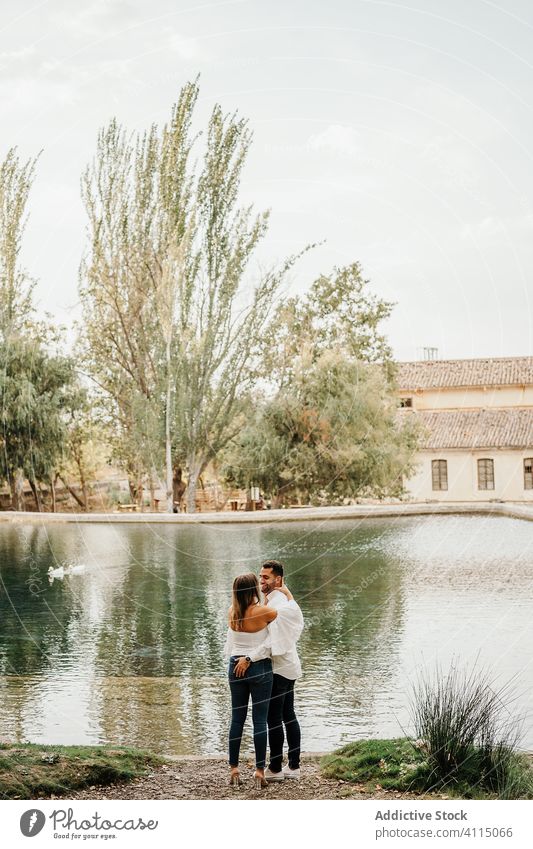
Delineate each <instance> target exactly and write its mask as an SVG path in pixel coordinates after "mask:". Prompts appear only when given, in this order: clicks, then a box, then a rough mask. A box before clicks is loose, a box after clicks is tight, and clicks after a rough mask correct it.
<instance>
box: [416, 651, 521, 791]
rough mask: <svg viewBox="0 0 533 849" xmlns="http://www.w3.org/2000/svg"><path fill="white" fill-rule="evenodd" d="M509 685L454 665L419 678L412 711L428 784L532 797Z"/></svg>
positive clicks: (450, 788) (481, 673)
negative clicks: (422, 746)
mask: <svg viewBox="0 0 533 849" xmlns="http://www.w3.org/2000/svg"><path fill="white" fill-rule="evenodd" d="M509 704H510V692H509V686H508V685H506V686H503V687H500V688H496V687H494V685H493V684H492V682H491V681H490V678H489V676H488V675H487V674H486V673H485V672H483V671H480V670H476V669H475V668H474V669H473V670H472V671H470V672H468V671H461V670H458V669H457V668H456V667H455V666H453V667H452V668H451V669H450V671H449V672H448V673H447V674H446V675H443V674H442V673H441V672H440V670H439V669H437V670H436V674H435V676H434V677H433V679H423V680H421V681H420V682H419V683H418V684H417V686H416V687H415V689H414V694H413V698H412V702H411V715H412V719H413V724H414V727H415V730H416V734H417V736H418V737H419V738H420V739H421V740H422V741H423V744H424V747H425V750H426V753H427V760H428V765H429V767H430V774H429V782H430V787H429V788H428V789H433V788H442V787H446V788H447V789H449V790H451V791H452V792H453V791H455V792H456V793H459V794H460V795H461V796H465V797H467V798H468V797H478V796H487V795H488V796H495V797H497V798H500V799H519V798H522V799H523V798H533V774H532V770H531V767H530V765H529V763H528V761H527V759H526V758H525V757H524V756H523V755H522V754H521V753H520V752H519V745H520V741H521V738H522V731H521V726H520V723H519V721H518V720H517V719H515V718H513V716H512V715H511V713H510V710H509Z"/></svg>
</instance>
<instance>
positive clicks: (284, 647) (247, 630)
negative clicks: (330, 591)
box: [225, 560, 304, 789]
mask: <svg viewBox="0 0 533 849" xmlns="http://www.w3.org/2000/svg"><path fill="white" fill-rule="evenodd" d="M259 584H261V592H262V593H263V597H264V603H261V595H260V591H259ZM303 624H304V622H303V616H302V612H301V610H300V608H299V606H298V605H297V604H296V602H295V601H294V598H293V596H292V594H291V593H290V592H289V590H288V589H287V587H286V586H285V584H284V582H283V565H282V564H281V563H280V562H279V561H278V560H266V561H265V562H264V563H263V565H262V567H261V571H260V573H259V580H258V579H257V575H254V574H253V573H251V572H250V573H248V574H246V575H239V576H238V577H237V578H235V580H234V582H233V598H232V604H231V607H230V609H229V628H228V637H227V640H226V648H225V656H226V660H229V669H228V678H229V686H230V691H231V726H230V732H229V765H230V770H231V773H230V784H231V785H232V786H234V787H238V786H239V785H240V784H241V779H240V776H239V751H240V747H241V739H242V732H243V728H244V722H245V720H246V714H247V712H248V703H249V701H250V698H251V699H252V721H253V728H254V747H255V766H256V769H255V773H254V784H255V787H256V788H257V789H260V788H261V787H266V784H267V781H283V780H285V779H286V778H299V777H300V726H299V724H298V720H297V719H296V714H295V712H294V682H295V680H296V679H297V678H299V677H300V676H301V674H302V669H301V666H300V660H299V657H298V653H297V651H296V641H297V640H298V638H299V636H300V634H301V633H302V629H303ZM267 726H268V742H269V746H270V763H269V767H268V769H267V770H266V771H265V766H266V748H267ZM284 728H285V731H284ZM285 734H286V736H287V746H288V761H289V763H288V766H286V767H284V768H283V769H282V761H283V743H284V739H285Z"/></svg>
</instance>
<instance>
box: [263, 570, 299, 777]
mask: <svg viewBox="0 0 533 849" xmlns="http://www.w3.org/2000/svg"><path fill="white" fill-rule="evenodd" d="M259 584H260V586H261V592H262V593H263V595H264V596H265V603H266V604H268V605H269V607H273V608H274V610H279V609H280V607H283V606H285V605H287V604H288V599H287V597H286V596H285V595H284V594H283V593H282V592H280V591H279V588H280V587H281V586H282V585H283V564H282V563H280V562H279V560H266V561H265V562H264V563H263V565H262V566H261V571H260V573H259ZM290 601H291V604H292V605H294V606H295V608H296V609H295V616H294V622H293V627H296V629H297V630H296V631H294V630H293V631H292V633H289V634H287V638H288V641H289V642H288V643H286V645H284V646H282V647H283V648H286V647H288V646H289V648H288V651H286V652H285V653H284V654H275V653H274V650H275V646H273V650H272V671H273V673H274V680H273V684H272V694H271V696H270V704H269V707H268V717H267V725H268V745H269V748H270V763H269V765H268V769H267V770H265V778H266V780H267V781H282V780H283V779H285V778H295V779H299V778H300V738H301V734H300V725H299V723H298V719H297V718H296V713H295V712H294V683H295V681H296V679H297V678H300V677H301V674H302V667H301V665H300V659H299V657H298V652H297V651H296V639H297V637H296V634H298V636H299V634H300V633H301V629H302V628H303V617H302V613H301V610H300V608H299V607H298V605H297V604H296V602H295V601H294V599H292V598H291V599H290ZM276 621H277V620H276ZM291 637H292V641H291ZM294 637H296V639H294ZM290 642H292V645H290ZM284 726H285V735H286V737H287V747H288V760H289V763H288V765H287V766H285V767H283V769H282V766H281V765H282V760H283V743H284V736H285V735H284V731H283V729H284Z"/></svg>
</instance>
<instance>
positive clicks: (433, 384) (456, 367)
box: [397, 357, 533, 391]
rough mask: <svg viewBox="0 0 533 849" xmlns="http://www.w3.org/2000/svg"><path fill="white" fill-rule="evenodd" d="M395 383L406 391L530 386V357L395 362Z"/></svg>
mask: <svg viewBox="0 0 533 849" xmlns="http://www.w3.org/2000/svg"><path fill="white" fill-rule="evenodd" d="M397 382H398V386H399V388H400V389H402V390H407V391H409V390H410V391H414V390H416V389H448V388H458V387H467V386H523V385H524V384H530V385H533V357H503V358H500V359H496V358H490V359H486V360H423V361H421V362H411V363H398V372H397Z"/></svg>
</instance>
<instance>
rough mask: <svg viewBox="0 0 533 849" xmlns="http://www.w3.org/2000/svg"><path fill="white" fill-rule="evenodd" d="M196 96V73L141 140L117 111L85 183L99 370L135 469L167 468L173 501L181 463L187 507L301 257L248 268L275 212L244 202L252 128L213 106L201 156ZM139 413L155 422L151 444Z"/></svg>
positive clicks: (87, 305) (89, 331) (88, 302)
mask: <svg viewBox="0 0 533 849" xmlns="http://www.w3.org/2000/svg"><path fill="white" fill-rule="evenodd" d="M197 97H198V85H197V83H196V82H194V83H188V84H187V85H185V86H184V87H183V89H182V91H181V93H180V97H179V99H178V102H177V104H176V105H175V106H174V108H173V111H172V115H171V120H170V122H169V123H168V124H167V125H165V127H164V128H163V130H162V131H161V132H159V130H158V129H157V127H155V126H153V127H152V128H151V129H150V130H149V131H148V132H146V133H144V134H142V135H140V136H137V138H136V139H133V137H132V136H130V135H128V134H127V133H126V131H125V130H124V129H122V128H121V127H120V126H119V125H118V124H117V122H116V121H112V122H111V123H110V125H109V126H108V127H107V128H106V129H104V130H102V131H101V133H100V135H99V137H98V144H97V153H96V157H95V159H94V161H93V163H92V164H91V166H90V167H89V168H88V169H87V171H86V173H85V175H84V177H83V181H82V188H83V198H84V202H85V207H86V209H87V213H88V219H89V237H90V248H89V253H88V256H87V257H86V259H85V261H84V263H83V265H82V287H81V296H82V301H83V305H84V323H85V338H86V342H87V350H88V355H89V361H90V368H91V372H92V374H93V376H94V378H95V379H96V380H97V382H98V383H99V385H100V386H101V387H102V388H103V390H104V393H105V395H106V397H107V399H108V403H109V411H110V415H112V414H113V412H115V413H116V420H117V423H118V427H119V429H120V431H121V440H120V441H121V445H122V452H123V454H124V455H125V456H128V457H130V458H132V459H133V458H137V461H139V458H141V460H142V466H143V469H142V472H141V469H139V470H138V473H139V474H147V473H149V472H150V468H149V463H147V460H146V458H147V455H149V457H150V462H151V463H152V464H153V465H154V466H155V467H156V468H157V469H158V470H159V469H162V468H163V467H164V468H165V470H166V474H165V477H166V489H167V509H169V510H170V509H172V474H173V469H179V468H181V467H182V468H184V469H185V471H186V475H187V506H188V510H189V511H191V512H193V511H194V509H195V498H196V488H197V483H198V479H199V476H200V475H201V474H202V471H203V470H204V469H205V468H206V466H207V464H208V463H209V461H210V460H211V459H213V458H214V457H215V456H216V455H217V453H218V452H219V451H220V450H221V448H223V447H224V445H226V443H227V442H228V441H229V440H230V439H231V438H232V437H233V435H234V434H235V432H236V420H237V419H238V415H239V412H240V410H241V407H242V398H243V396H244V395H245V393H246V391H247V389H248V388H249V386H250V384H251V381H252V378H253V373H254V372H253V368H252V359H253V356H254V353H255V352H256V349H257V340H258V337H259V335H260V333H261V331H262V329H263V328H264V326H265V323H266V322H267V320H268V318H269V316H270V314H271V310H272V307H273V304H274V303H275V299H276V296H277V291H278V288H279V285H280V282H281V280H282V278H283V276H284V274H285V273H286V271H287V270H288V268H289V267H290V266H291V265H292V263H293V262H294V259H295V258H294V257H291V258H290V259H289V260H288V261H287V262H286V263H284V264H283V265H282V266H281V267H279V268H276V269H273V270H270V271H267V272H266V273H262V274H259V273H258V272H256V273H254V272H253V271H251V270H250V268H249V265H250V260H251V259H252V257H253V255H254V252H255V250H256V248H257V246H258V244H259V243H260V241H261V239H262V238H263V237H264V236H265V234H266V232H267V227H268V213H261V214H259V215H255V214H254V213H253V210H252V208H251V207H243V206H242V205H241V204H240V199H239V194H240V184H241V179H242V172H243V168H244V165H245V162H246V157H247V155H248V152H249V149H250V144H251V133H250V131H249V129H248V126H247V123H246V121H244V120H243V119H241V118H239V117H238V116H237V115H224V113H223V112H222V109H221V108H220V106H218V105H217V106H215V108H214V109H213V112H212V115H211V119H210V121H209V126H208V129H207V134H206V138H205V144H204V148H203V150H202V151H201V152H200V153H199V155H198V159H197V160H194V161H193V157H192V155H191V154H192V152H193V149H194V145H195V143H196V141H197V138H198V137H196V136H194V135H193V133H192V130H191V125H192V118H193V113H194V107H195V103H196V100H197ZM196 162H198V163H199V164H198V165H197V164H196ZM140 420H141V421H142V420H146V421H148V420H149V421H151V422H152V428H151V434H150V435H149V436H148V435H147V436H146V440H145V439H143V440H142V442H143V443H144V444H140V432H139V421H140Z"/></svg>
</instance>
